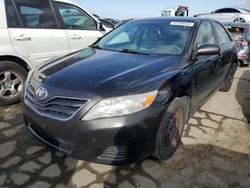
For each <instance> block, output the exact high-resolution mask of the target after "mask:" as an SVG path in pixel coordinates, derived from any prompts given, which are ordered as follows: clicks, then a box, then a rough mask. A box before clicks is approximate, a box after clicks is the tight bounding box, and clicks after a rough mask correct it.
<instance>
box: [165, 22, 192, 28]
mask: <svg viewBox="0 0 250 188" xmlns="http://www.w3.org/2000/svg"><path fill="white" fill-rule="evenodd" d="M169 25H176V26H185V27H193V26H194V23H192V22H171V23H170V24H169Z"/></svg>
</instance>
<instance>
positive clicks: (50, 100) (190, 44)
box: [22, 18, 237, 165]
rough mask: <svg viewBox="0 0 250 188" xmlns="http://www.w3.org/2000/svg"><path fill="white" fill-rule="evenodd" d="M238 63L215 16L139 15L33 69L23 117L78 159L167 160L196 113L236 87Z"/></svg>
mask: <svg viewBox="0 0 250 188" xmlns="http://www.w3.org/2000/svg"><path fill="white" fill-rule="evenodd" d="M236 65H237V55H236V51H235V47H234V43H233V41H232V40H231V38H230V36H229V34H228V32H227V31H226V29H225V28H224V27H223V26H222V25H221V24H220V23H218V22H216V21H212V20H206V19H198V18H155V19H142V20H134V21H130V22H128V23H126V24H124V25H121V26H120V27H118V28H116V29H115V30H113V31H112V32H110V33H108V34H107V35H106V36H104V37H103V38H101V39H100V40H99V41H97V42H96V43H95V44H93V45H91V46H90V47H89V48H86V49H84V50H81V51H78V52H75V53H72V54H69V55H67V56H64V57H61V58H59V59H56V60H53V61H51V62H48V63H45V64H43V65H42V66H41V67H39V68H37V69H36V70H35V71H32V72H30V74H29V76H28V80H27V83H26V88H25V90H24V93H23V99H22V108H23V115H24V118H25V121H26V124H27V127H28V129H29V130H30V132H31V133H32V134H33V135H34V136H35V137H37V138H38V139H40V140H41V141H43V142H45V143H46V144H48V145H49V146H51V147H53V148H56V149H57V150H60V151H62V152H64V153H66V154H67V155H69V156H72V157H74V158H77V159H82V160H87V161H93V162H97V163H104V164H112V165H126V164H129V163H132V162H134V161H138V160H141V159H143V158H145V157H147V156H149V155H154V156H156V157H157V158H159V159H160V160H165V159H167V158H169V157H170V156H171V155H172V154H173V153H174V152H175V151H176V149H177V147H178V144H179V143H180V140H181V137H182V134H183V129H184V126H185V123H186V122H187V120H188V119H189V118H190V116H191V115H192V114H193V113H194V112H195V111H196V110H197V109H198V108H199V107H200V106H201V105H202V104H203V103H204V102H205V101H206V100H207V99H208V98H209V97H210V96H211V95H212V94H213V93H215V92H216V91H217V90H221V91H228V90H229V89H230V87H231V84H232V81H233V76H234V73H235V71H236Z"/></svg>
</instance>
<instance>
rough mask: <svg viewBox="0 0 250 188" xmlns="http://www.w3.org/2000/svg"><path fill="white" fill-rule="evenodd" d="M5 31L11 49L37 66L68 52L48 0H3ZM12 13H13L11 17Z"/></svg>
mask: <svg viewBox="0 0 250 188" xmlns="http://www.w3.org/2000/svg"><path fill="white" fill-rule="evenodd" d="M6 2H7V4H6V5H7V6H6V10H7V18H8V30H9V35H10V38H11V41H12V45H13V48H14V49H15V51H16V52H17V53H19V54H21V55H22V56H24V57H26V58H28V59H29V60H30V61H31V62H35V63H36V64H37V65H39V64H40V63H42V62H44V61H47V60H49V59H52V58H55V57H58V56H61V55H64V54H66V53H69V43H68V39H67V34H66V33H65V31H64V30H63V29H59V28H58V22H57V18H56V16H55V14H54V11H53V9H52V6H51V2H50V1H49V0H35V1H27V0H13V2H14V4H12V1H11V0H6ZM15 15H16V16H15Z"/></svg>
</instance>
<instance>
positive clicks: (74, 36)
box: [69, 34, 82, 39]
mask: <svg viewBox="0 0 250 188" xmlns="http://www.w3.org/2000/svg"><path fill="white" fill-rule="evenodd" d="M69 38H70V39H81V38H82V37H81V36H80V35H77V34H74V35H71V36H70V37H69Z"/></svg>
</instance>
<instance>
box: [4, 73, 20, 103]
mask: <svg viewBox="0 0 250 188" xmlns="http://www.w3.org/2000/svg"><path fill="white" fill-rule="evenodd" d="M23 85H24V83H23V80H22V78H21V76H20V75H19V74H17V73H16V72H13V71H4V72H0V98H13V97H16V96H18V95H19V94H20V92H21V91H22V89H23Z"/></svg>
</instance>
